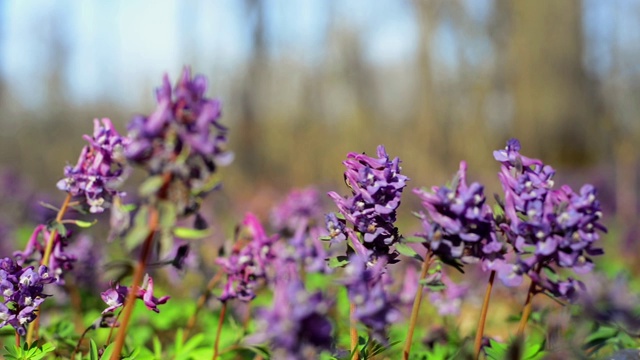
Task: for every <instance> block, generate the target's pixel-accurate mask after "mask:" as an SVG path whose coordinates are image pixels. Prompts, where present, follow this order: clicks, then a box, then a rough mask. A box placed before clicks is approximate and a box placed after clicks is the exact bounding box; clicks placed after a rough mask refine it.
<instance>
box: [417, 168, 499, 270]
mask: <svg viewBox="0 0 640 360" xmlns="http://www.w3.org/2000/svg"><path fill="white" fill-rule="evenodd" d="M466 178H467V164H466V162H464V161H461V162H460V169H459V170H458V173H457V175H456V178H455V180H454V181H453V184H452V185H451V186H450V187H447V186H434V187H432V189H431V191H428V190H426V189H414V191H413V192H414V193H415V194H416V195H418V197H419V198H420V199H421V200H422V205H423V206H424V208H425V209H426V213H422V212H421V213H420V214H419V217H420V218H421V220H422V226H423V229H424V232H423V233H421V234H418V236H421V237H424V238H425V240H426V241H425V242H424V243H423V245H424V246H425V247H427V249H429V250H430V251H432V252H433V253H434V254H435V255H437V256H438V257H439V258H440V259H442V260H443V261H445V262H447V263H452V262H456V261H457V260H461V261H462V263H465V264H468V263H476V262H478V261H482V265H483V268H484V269H485V270H494V269H495V268H496V266H497V264H500V263H501V261H502V259H503V255H504V253H505V251H506V250H505V247H504V246H503V244H502V243H501V242H499V241H498V239H497V237H496V234H495V231H494V227H495V225H494V222H493V213H492V212H491V208H490V207H489V205H487V203H486V197H485V195H484V187H483V186H482V185H481V184H479V183H477V182H474V183H472V184H471V185H467V179H466Z"/></svg>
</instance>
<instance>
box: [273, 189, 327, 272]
mask: <svg viewBox="0 0 640 360" xmlns="http://www.w3.org/2000/svg"><path fill="white" fill-rule="evenodd" d="M321 214H322V208H321V206H320V193H319V192H318V191H317V190H316V189H314V188H308V189H303V190H294V191H292V192H291V193H290V194H289V195H288V196H287V198H286V199H285V200H284V201H283V202H282V203H281V204H279V205H277V206H276V207H274V209H273V211H272V212H271V223H272V225H273V227H274V228H275V229H276V230H277V231H278V232H279V233H280V235H281V236H282V237H283V238H284V239H286V240H287V244H288V245H289V246H288V249H287V250H288V254H289V256H290V257H291V258H292V260H295V261H297V262H299V263H301V264H302V265H303V266H304V267H305V270H306V271H308V272H325V273H326V272H328V271H329V268H328V267H327V265H326V259H327V257H328V253H327V249H326V248H325V245H324V244H323V242H322V241H321V240H320V239H321V238H322V237H323V235H325V232H324V230H323V229H321V228H320V227H318V226H317V223H318V220H319V218H320V216H321Z"/></svg>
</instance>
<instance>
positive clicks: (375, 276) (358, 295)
mask: <svg viewBox="0 0 640 360" xmlns="http://www.w3.org/2000/svg"><path fill="white" fill-rule="evenodd" d="M369 253H370V251H368V250H365V249H364V248H360V246H358V245H356V253H355V254H353V255H352V256H351V257H350V258H349V264H348V265H347V266H346V267H345V278H344V279H343V280H342V281H343V283H344V285H345V286H346V288H347V293H348V295H349V299H350V301H351V303H352V304H353V305H355V311H354V313H353V316H354V318H355V320H356V321H359V322H361V323H362V324H364V325H365V326H367V327H368V328H369V329H370V330H371V333H372V336H373V337H374V338H375V339H376V340H377V341H379V342H380V343H383V344H386V343H387V336H386V331H387V327H388V326H389V325H390V324H392V323H394V322H396V321H398V320H399V319H400V311H398V310H397V309H396V308H395V307H394V306H393V304H394V303H395V302H396V299H394V298H392V296H391V295H390V294H389V292H388V291H387V287H388V286H389V285H390V284H389V282H390V281H391V278H390V277H389V276H388V274H387V273H386V265H387V260H386V258H384V257H381V258H378V259H377V261H376V263H375V264H370V263H368V259H369V257H370V254H369Z"/></svg>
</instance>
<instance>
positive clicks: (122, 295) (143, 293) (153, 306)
mask: <svg viewBox="0 0 640 360" xmlns="http://www.w3.org/2000/svg"><path fill="white" fill-rule="evenodd" d="M130 291H131V289H130V288H129V287H126V286H122V285H120V284H115V286H113V285H112V286H111V287H110V288H109V289H108V290H106V291H104V292H102V293H101V294H100V296H101V297H102V300H103V301H104V302H105V303H106V304H107V306H108V307H107V308H106V309H104V310H103V311H102V314H103V315H104V314H106V313H110V312H113V311H114V310H115V309H118V308H120V307H122V306H124V303H125V301H126V299H127V296H128V295H129V292H130ZM136 299H140V300H142V302H144V305H145V306H146V307H147V309H149V310H151V311H153V312H156V313H159V312H160V309H158V305H162V304H166V303H167V301H169V299H170V297H169V296H162V297H160V298H158V297H156V296H155V295H154V294H153V278H152V277H151V276H149V275H148V274H147V275H146V276H145V278H144V281H143V284H142V286H141V287H140V288H138V292H137V293H136Z"/></svg>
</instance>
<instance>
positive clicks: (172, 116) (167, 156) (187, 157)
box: [125, 68, 233, 214]
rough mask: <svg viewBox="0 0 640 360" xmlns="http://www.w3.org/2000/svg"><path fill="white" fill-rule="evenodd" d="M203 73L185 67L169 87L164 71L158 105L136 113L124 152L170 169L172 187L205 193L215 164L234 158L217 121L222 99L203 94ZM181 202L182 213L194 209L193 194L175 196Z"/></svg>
mask: <svg viewBox="0 0 640 360" xmlns="http://www.w3.org/2000/svg"><path fill="white" fill-rule="evenodd" d="M206 90H207V81H206V79H205V77H204V76H196V77H194V78H191V72H190V70H189V68H185V69H184V71H183V74H182V78H181V79H180V81H178V83H177V84H176V87H175V88H174V89H172V88H171V83H170V82H169V78H168V76H166V75H165V77H164V79H163V83H162V86H161V87H160V88H159V89H158V90H157V91H156V99H157V102H158V106H157V108H156V110H155V111H154V112H153V113H152V114H151V115H149V116H143V115H140V116H137V117H135V118H134V119H133V120H132V121H131V123H130V124H129V137H130V141H131V142H130V144H129V145H128V146H127V149H126V153H125V154H126V157H127V159H129V160H130V161H131V162H133V163H135V164H138V165H140V166H143V167H144V168H146V169H147V170H148V171H149V172H150V173H151V174H152V175H160V174H170V175H171V185H170V186H169V189H167V190H168V191H169V192H172V193H175V194H178V195H176V196H183V195H180V194H182V193H185V191H180V189H183V190H184V189H185V188H186V189H187V191H186V193H187V194H189V191H190V192H191V193H193V194H197V195H203V194H204V193H206V192H208V191H210V190H212V189H213V188H214V187H215V185H216V184H215V178H214V176H213V174H214V172H215V170H216V166H219V165H226V164H228V163H230V162H231V160H232V157H233V156H232V154H231V153H230V152H228V151H226V150H225V148H226V143H227V129H226V128H225V127H223V126H222V125H221V124H220V123H219V122H218V120H219V118H220V115H221V106H220V102H219V101H218V100H215V99H209V98H207V97H205V92H206ZM173 200H176V201H175V202H177V203H179V204H180V208H179V210H180V211H179V213H180V214H188V213H191V212H193V211H195V210H196V209H197V207H198V202H197V201H196V199H194V198H193V196H187V199H173Z"/></svg>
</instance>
